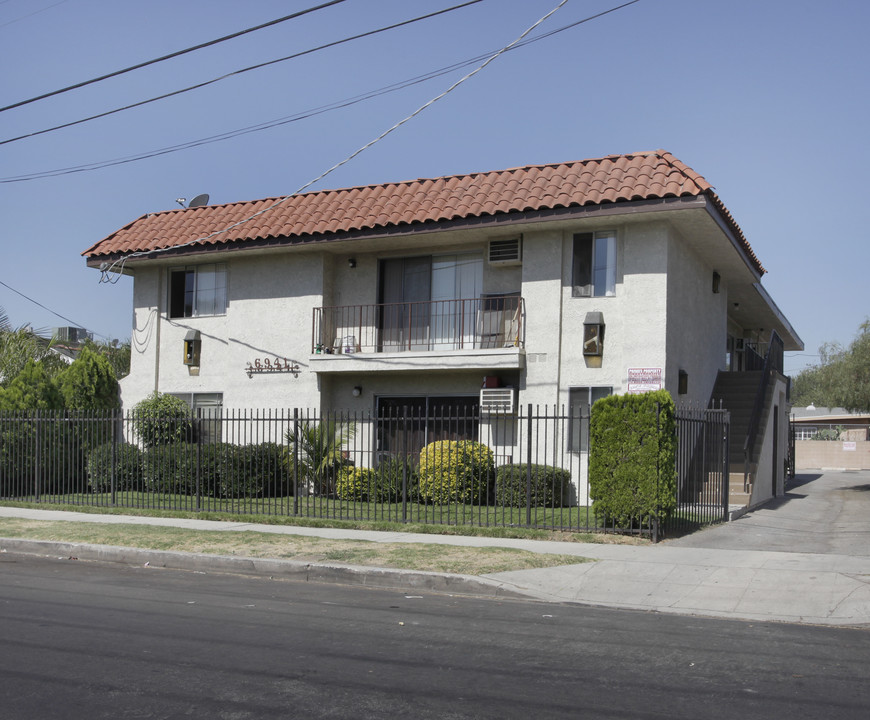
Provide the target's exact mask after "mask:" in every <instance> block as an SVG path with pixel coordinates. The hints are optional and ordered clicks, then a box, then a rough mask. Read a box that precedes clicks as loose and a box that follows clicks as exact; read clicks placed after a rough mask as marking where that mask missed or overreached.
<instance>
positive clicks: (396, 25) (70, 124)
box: [0, 0, 483, 145]
mask: <svg viewBox="0 0 870 720" xmlns="http://www.w3.org/2000/svg"><path fill="white" fill-rule="evenodd" d="M482 1H483V0H468V1H467V2H464V3H462V4H460V5H454V6H453V7H449V8H446V9H444V10H438V11H436V12H432V13H428V14H427V15H420V16H419V17H416V18H412V19H411V20H404V21H402V22H399V23H394V24H393V25H387V26H386V27H382V28H378V29H377V30H369V31H368V32H364V33H359V34H358V35H352V36H350V37H346V38H343V39H341V40H335V41H334V42H330V43H326V44H324V45H320V46H318V47H315V48H310V49H308V50H303V51H301V52H298V53H294V54H292V55H287V56H286V57H282V58H278V59H276V60H268V61H267V62H263V63H258V64H257V65H251V66H249V67H246V68H242V69H240V70H233V71H232V72H229V73H226V74H225V75H221V76H220V77H216V78H212V79H211V80H206V81H204V82H201V83H196V84H195V85H190V86H188V87H185V88H181V89H180V90H173V91H172V92H168V93H164V94H163V95H158V96H156V97H152V98H149V99H147V100H140V101H139V102H135V103H131V104H130V105H125V106H123V107H119V108H115V109H114V110H107V111H106V112H102V113H98V114H96V115H91V116H89V117H86V118H81V119H79V120H73V121H71V122H68V123H63V124H61V125H55V126H54V127H50V128H45V129H43V130H36V131H34V132H31V133H26V134H24V135H19V136H18V137H13V138H7V139H6V140H0V145H7V144H9V143H13V142H17V141H18V140H25V139H26V138H31V137H36V136H37V135H44V134H46V133H50V132H54V131H55V130H62V129H64V128H68V127H73V126H74V125H81V124H82V123H86V122H90V121H91V120H97V119H99V118H103V117H107V116H109V115H114V114H115V113H119V112H123V111H125V110H132V109H133V108H137V107H141V106H143V105H148V104H149V103H153V102H157V101H158V100H165V99H166V98H170V97H175V96H176V95H182V94H183V93H187V92H190V91H191V90H198V89H199V88H203V87H207V86H208V85H213V84H214V83H217V82H220V81H221V80H226V79H227V78H230V77H234V76H236V75H241V74H242V73H246V72H250V71H252V70H259V69H260V68H264V67H268V66H269V65H275V64H277V63H280V62H285V61H287V60H293V59H295V58H298V57H302V56H303V55H309V54H311V53H314V52H318V51H320V50H325V49H326V48H330V47H335V46H336V45H342V44H343V43H347V42H351V41H352V40H359V39H360V38H364V37H369V36H371V35H377V34H378V33H382V32H386V31H387V30H394V29H396V28H399V27H403V26H405V25H410V24H412V23H415V22H419V21H421V20H428V19H429V18H432V17H435V16H437V15H443V14H444V13H448V12H453V11H454V10H459V9H461V8H464V7H468V6H469V5H475V4H477V3H479V2H482Z"/></svg>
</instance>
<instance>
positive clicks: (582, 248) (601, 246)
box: [571, 230, 616, 297]
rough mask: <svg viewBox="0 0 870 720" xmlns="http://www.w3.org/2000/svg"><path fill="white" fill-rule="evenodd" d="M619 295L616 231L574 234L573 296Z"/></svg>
mask: <svg viewBox="0 0 870 720" xmlns="http://www.w3.org/2000/svg"><path fill="white" fill-rule="evenodd" d="M615 294H616V232H615V231H614V230H602V231H599V232H594V233H591V232H589V233H576V234H575V235H574V259H573V263H572V266H571V295H572V296H573V297H609V296H612V295H615Z"/></svg>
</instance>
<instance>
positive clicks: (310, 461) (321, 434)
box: [286, 418, 356, 495]
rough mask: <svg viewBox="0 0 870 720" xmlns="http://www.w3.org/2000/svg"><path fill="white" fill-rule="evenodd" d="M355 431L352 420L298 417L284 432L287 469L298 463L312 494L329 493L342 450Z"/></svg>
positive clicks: (331, 489) (341, 461)
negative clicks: (288, 447)
mask: <svg viewBox="0 0 870 720" xmlns="http://www.w3.org/2000/svg"><path fill="white" fill-rule="evenodd" d="M355 433H356V426H355V425H354V423H352V422H350V423H344V422H339V421H337V420H336V419H335V418H327V419H324V420H323V421H321V422H319V423H318V422H317V421H315V420H300V421H299V422H298V424H297V427H296V428H295V429H294V428H291V429H289V430H288V431H287V433H286V438H287V443H288V444H289V445H290V449H289V457H288V463H289V464H290V468H291V470H292V469H293V468H294V463H296V462H298V463H299V475H300V478H301V479H303V480H304V481H305V482H306V483H307V484H308V485H309V486H310V488H311V489H312V490H313V491H314V493H315V494H316V495H330V494H332V493H333V491H334V490H335V480H336V474H337V472H338V469H339V468H340V467H341V466H342V464H343V463H344V458H343V455H342V450H343V449H344V446H345V444H346V443H347V442H348V441H350V440H351V439H352V438H353V436H354V434H355Z"/></svg>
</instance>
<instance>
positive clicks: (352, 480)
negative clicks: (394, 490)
mask: <svg viewBox="0 0 870 720" xmlns="http://www.w3.org/2000/svg"><path fill="white" fill-rule="evenodd" d="M373 489H374V477H373V473H372V471H371V470H370V469H369V468H362V467H350V466H345V467H342V468H341V469H340V470H339V471H338V473H337V475H336V478H335V494H336V496H337V497H338V499H339V500H353V501H355V502H367V501H368V500H369V499H370V498H369V496H370V495H371V494H372V491H373ZM372 499H373V498H372Z"/></svg>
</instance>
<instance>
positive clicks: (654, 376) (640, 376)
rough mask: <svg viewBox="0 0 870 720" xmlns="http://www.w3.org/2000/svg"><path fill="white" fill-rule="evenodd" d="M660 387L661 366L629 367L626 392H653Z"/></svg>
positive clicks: (630, 393)
mask: <svg viewBox="0 0 870 720" xmlns="http://www.w3.org/2000/svg"><path fill="white" fill-rule="evenodd" d="M661 389H662V369H661V368H629V369H628V394H629V395H639V394H640V393H646V392H653V391H654V390H661Z"/></svg>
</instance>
